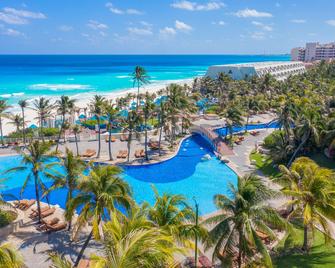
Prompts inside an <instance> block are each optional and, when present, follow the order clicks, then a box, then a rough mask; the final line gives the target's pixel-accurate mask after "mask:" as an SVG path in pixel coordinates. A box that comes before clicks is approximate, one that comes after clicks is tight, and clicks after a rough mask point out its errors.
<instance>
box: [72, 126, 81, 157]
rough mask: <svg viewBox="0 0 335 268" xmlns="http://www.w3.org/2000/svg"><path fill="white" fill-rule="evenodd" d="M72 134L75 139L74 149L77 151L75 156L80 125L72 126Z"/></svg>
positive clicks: (77, 149) (77, 148)
mask: <svg viewBox="0 0 335 268" xmlns="http://www.w3.org/2000/svg"><path fill="white" fill-rule="evenodd" d="M72 130H73V134H74V139H75V141H76V151H77V156H79V147H78V134H79V133H80V126H79V125H74V126H73V127H72Z"/></svg>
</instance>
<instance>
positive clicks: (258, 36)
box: [251, 32, 265, 40]
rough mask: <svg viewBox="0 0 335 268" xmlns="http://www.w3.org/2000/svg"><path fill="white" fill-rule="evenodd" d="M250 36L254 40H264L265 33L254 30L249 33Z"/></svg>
mask: <svg viewBox="0 0 335 268" xmlns="http://www.w3.org/2000/svg"><path fill="white" fill-rule="evenodd" d="M251 38H252V39H255V40H264V39H265V34H264V33H263V32H254V33H253V34H251Z"/></svg>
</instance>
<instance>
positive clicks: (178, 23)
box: [175, 20, 193, 32]
mask: <svg viewBox="0 0 335 268" xmlns="http://www.w3.org/2000/svg"><path fill="white" fill-rule="evenodd" d="M175 27H176V29H177V30H179V31H182V32H189V31H192V30H193V28H192V26H190V25H188V24H186V23H185V22H182V21H179V20H176V22H175Z"/></svg>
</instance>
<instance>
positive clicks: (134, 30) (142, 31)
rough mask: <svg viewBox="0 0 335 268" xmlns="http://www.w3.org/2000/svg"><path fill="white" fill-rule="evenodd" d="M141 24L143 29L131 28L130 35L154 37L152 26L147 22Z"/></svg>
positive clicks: (129, 29)
mask: <svg viewBox="0 0 335 268" xmlns="http://www.w3.org/2000/svg"><path fill="white" fill-rule="evenodd" d="M140 24H141V25H142V27H138V26H137V27H129V28H128V29H127V30H128V33H129V34H131V35H146V36H148V35H152V34H153V32H152V24H150V23H148V22H146V21H141V22H140Z"/></svg>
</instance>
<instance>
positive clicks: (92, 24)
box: [87, 20, 108, 30]
mask: <svg viewBox="0 0 335 268" xmlns="http://www.w3.org/2000/svg"><path fill="white" fill-rule="evenodd" d="M87 26H88V27H89V28H91V29H93V30H106V29H108V26H107V25H106V24H104V23H100V22H98V21H96V20H89V21H88V23H87Z"/></svg>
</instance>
